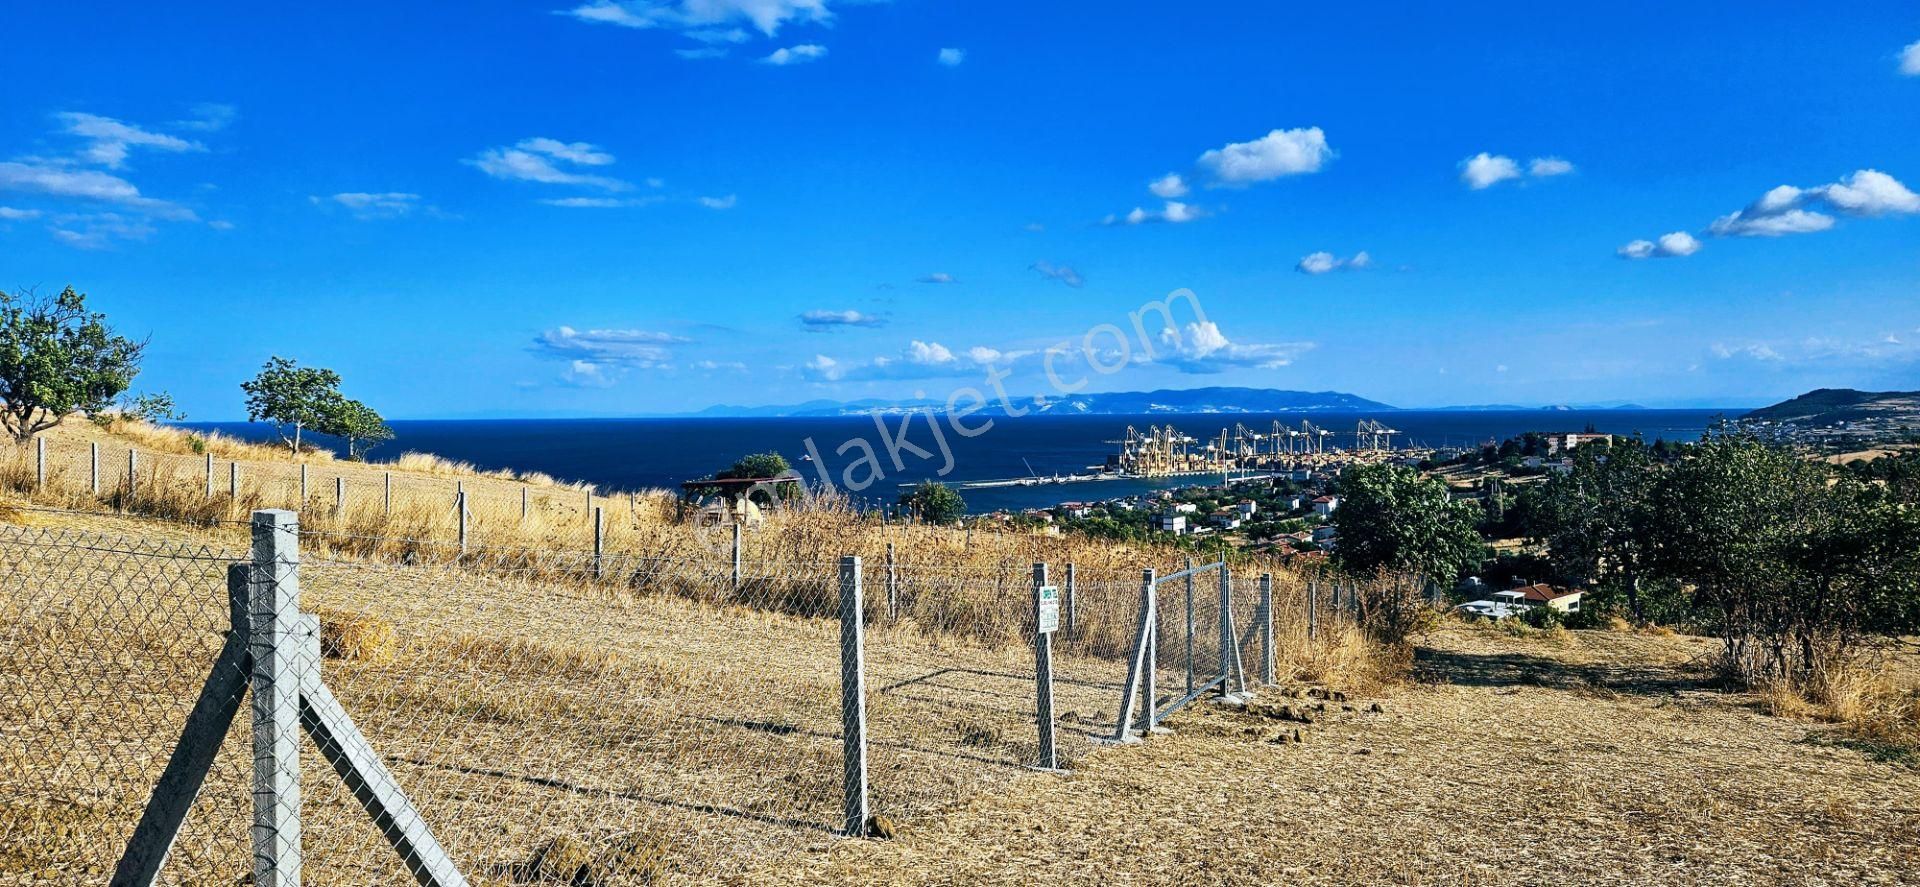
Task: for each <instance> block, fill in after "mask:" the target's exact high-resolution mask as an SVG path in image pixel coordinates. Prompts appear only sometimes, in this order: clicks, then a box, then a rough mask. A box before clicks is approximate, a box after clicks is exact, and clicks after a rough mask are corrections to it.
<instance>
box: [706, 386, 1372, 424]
mask: <svg viewBox="0 0 1920 887" xmlns="http://www.w3.org/2000/svg"><path fill="white" fill-rule="evenodd" d="M946 408H947V404H946V401H944V400H931V399H915V400H883V399H878V398H868V399H865V400H851V401H834V400H811V401H807V402H806V403H799V404H791V405H787V406H767V407H741V406H725V405H722V406H712V407H708V408H706V409H704V410H701V411H699V412H697V413H694V414H692V415H695V416H733V417H789V416H860V415H871V414H898V413H919V412H927V411H929V410H944V409H946ZM1012 408H1013V409H1016V410H1025V411H1027V412H1029V413H1034V414H1043V415H1074V416H1118V415H1129V416H1131V415H1146V414H1151V413H1167V414H1170V415H1190V414H1207V413H1314V412H1324V413H1351V412H1388V411H1392V410H1396V409H1398V408H1397V407H1393V406H1390V405H1388V404H1384V403H1381V402H1379V401H1377V400H1368V399H1366V398H1364V397H1360V396H1359V395H1355V394H1346V393H1344V392H1339V391H1284V390H1279V389H1273V388H1181V389H1162V390H1159V391H1123V392H1110V393H1103V394H1074V395H1069V396H1066V397H1052V398H1050V397H1045V396H1032V395H1028V396H1021V397H1015V398H1014V399H1013V402H1012ZM1005 412H1006V409H1005V408H1004V407H1002V405H1001V404H1000V403H999V401H997V400H990V401H989V402H988V405H987V406H986V407H984V408H983V409H982V410H981V413H982V414H983V415H999V414H1003V413H1005Z"/></svg>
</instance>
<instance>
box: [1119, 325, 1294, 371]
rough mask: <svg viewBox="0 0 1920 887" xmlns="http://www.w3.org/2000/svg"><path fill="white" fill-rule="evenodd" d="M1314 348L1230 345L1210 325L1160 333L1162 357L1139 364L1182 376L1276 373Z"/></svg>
mask: <svg viewBox="0 0 1920 887" xmlns="http://www.w3.org/2000/svg"><path fill="white" fill-rule="evenodd" d="M1312 347H1313V343H1311V342H1287V343H1274V344H1241V343H1237V342H1233V341H1231V340H1229V339H1228V338H1227V337H1226V334H1224V333H1222V332H1221V331H1220V325H1219V324H1217V323H1214V322H1213V321H1210V320H1209V321H1198V322H1194V323H1189V324H1187V325H1186V326H1185V327H1183V328H1182V329H1180V330H1176V329H1174V328H1172V327H1167V328H1165V329H1162V330H1161V331H1160V348H1159V350H1161V351H1162V352H1163V353H1162V354H1160V355H1157V356H1156V357H1155V358H1153V359H1152V360H1148V359H1146V358H1145V357H1144V356H1143V357H1141V358H1139V360H1140V362H1142V363H1162V362H1164V363H1166V364H1169V365H1171V366H1173V367H1174V368H1175V369H1178V370H1179V371H1181V372H1183V373H1201V374H1206V373H1218V372H1222V371H1225V370H1229V369H1278V368H1280V367H1284V366H1287V365H1288V364H1291V363H1293V361H1294V358H1296V357H1298V356H1300V354H1301V353H1302V352H1305V351H1307V350H1308V349H1311V348H1312Z"/></svg>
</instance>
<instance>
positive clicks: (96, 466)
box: [87, 441, 100, 496]
mask: <svg viewBox="0 0 1920 887" xmlns="http://www.w3.org/2000/svg"><path fill="white" fill-rule="evenodd" d="M87 485H88V486H89V487H90V488H91V489H92V490H93V494H94V495H95V496H98V495H100V443H99V442H98V441H89V442H88V443H87Z"/></svg>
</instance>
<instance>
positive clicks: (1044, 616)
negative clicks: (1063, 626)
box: [1039, 585, 1060, 634]
mask: <svg viewBox="0 0 1920 887" xmlns="http://www.w3.org/2000/svg"><path fill="white" fill-rule="evenodd" d="M1059 630H1060V587H1059V586H1057V585H1042V586H1040V628H1039V631H1040V633H1041V634H1053V633H1054V632H1056V631H1059Z"/></svg>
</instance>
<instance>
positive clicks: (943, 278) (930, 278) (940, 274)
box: [917, 271, 954, 283]
mask: <svg viewBox="0 0 1920 887" xmlns="http://www.w3.org/2000/svg"><path fill="white" fill-rule="evenodd" d="M917 279H918V280H919V281H920V282H921V283H953V282H954V279H953V275H951V274H948V273H947V272H945V271H935V272H933V273H932V274H928V275H926V276H924V277H920V278H917Z"/></svg>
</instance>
